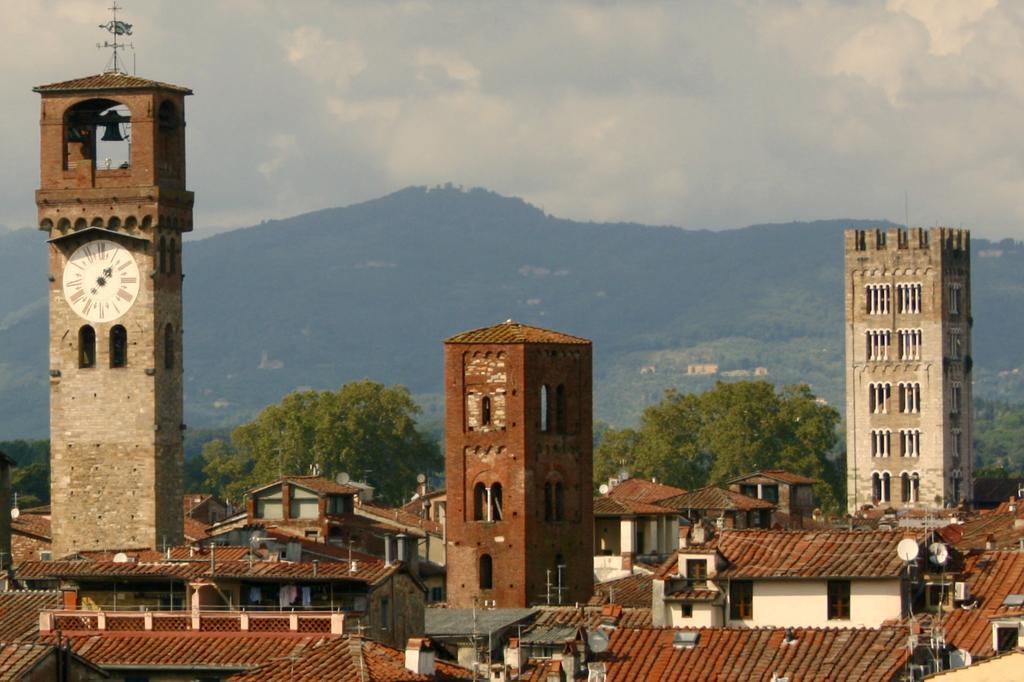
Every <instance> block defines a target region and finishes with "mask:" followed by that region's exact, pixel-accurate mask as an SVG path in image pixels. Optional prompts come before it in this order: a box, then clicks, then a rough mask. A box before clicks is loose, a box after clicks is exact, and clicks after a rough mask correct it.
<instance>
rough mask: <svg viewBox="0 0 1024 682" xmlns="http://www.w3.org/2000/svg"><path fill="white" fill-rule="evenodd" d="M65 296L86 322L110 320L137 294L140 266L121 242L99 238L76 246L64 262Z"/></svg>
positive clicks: (132, 300)
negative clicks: (65, 263)
mask: <svg viewBox="0 0 1024 682" xmlns="http://www.w3.org/2000/svg"><path fill="white" fill-rule="evenodd" d="M63 289H64V298H65V299H66V300H67V302H68V305H69V306H71V309H72V310H74V311H75V313H77V314H78V316H79V317H82V318H84V319H86V320H88V321H89V322H112V321H114V320H116V319H117V318H119V317H121V316H122V315H124V314H125V313H126V312H128V310H129V309H130V308H131V307H132V304H133V303H135V299H136V298H138V295H139V266H138V264H137V263H136V262H135V258H134V257H132V254H131V252H129V251H128V250H127V249H125V248H124V247H123V246H121V245H119V244H117V243H115V242H112V241H109V240H106V239H99V240H96V241H91V242H89V243H88V244H83V245H82V246H80V247H78V248H77V249H76V250H75V252H74V253H73V254H71V258H69V259H68V262H67V265H65V266H64V283H63Z"/></svg>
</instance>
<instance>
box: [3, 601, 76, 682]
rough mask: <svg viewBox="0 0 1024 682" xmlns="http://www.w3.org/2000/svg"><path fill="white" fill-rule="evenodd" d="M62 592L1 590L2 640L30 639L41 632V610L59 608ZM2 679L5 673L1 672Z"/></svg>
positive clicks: (61, 603) (18, 640) (20, 640)
mask: <svg viewBox="0 0 1024 682" xmlns="http://www.w3.org/2000/svg"><path fill="white" fill-rule="evenodd" d="M62 605H63V598H62V597H61V593H60V592H56V591H54V592H50V591H39V590H11V591H6V592H0V641H2V642H22V641H30V640H34V639H35V638H36V635H38V634H39V612H40V611H43V610H44V609H59V608H60V607H61V606H62ZM0 679H3V675H2V674H0Z"/></svg>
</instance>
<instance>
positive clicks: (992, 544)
mask: <svg viewBox="0 0 1024 682" xmlns="http://www.w3.org/2000/svg"><path fill="white" fill-rule="evenodd" d="M995 548H996V536H995V535H992V533H989V534H988V535H987V536H985V549H987V550H993V549H995Z"/></svg>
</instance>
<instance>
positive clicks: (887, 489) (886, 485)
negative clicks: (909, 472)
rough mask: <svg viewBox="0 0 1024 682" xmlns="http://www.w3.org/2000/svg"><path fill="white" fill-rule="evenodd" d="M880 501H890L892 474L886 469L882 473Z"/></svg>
mask: <svg viewBox="0 0 1024 682" xmlns="http://www.w3.org/2000/svg"><path fill="white" fill-rule="evenodd" d="M882 501H883V502H891V501H892V476H890V475H889V472H888V471H886V472H885V473H883V474H882Z"/></svg>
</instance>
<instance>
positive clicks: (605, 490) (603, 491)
mask: <svg viewBox="0 0 1024 682" xmlns="http://www.w3.org/2000/svg"><path fill="white" fill-rule="evenodd" d="M609 490H611V488H609V487H608V484H607V483H602V484H601V487H600V488H598V489H597V491H598V492H599V493H601V494H602V495H607V494H608V491H609Z"/></svg>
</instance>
